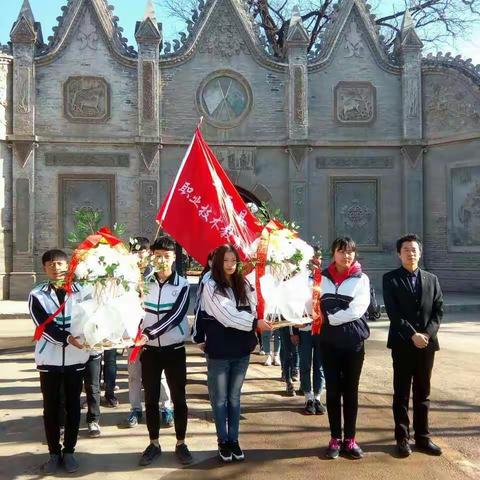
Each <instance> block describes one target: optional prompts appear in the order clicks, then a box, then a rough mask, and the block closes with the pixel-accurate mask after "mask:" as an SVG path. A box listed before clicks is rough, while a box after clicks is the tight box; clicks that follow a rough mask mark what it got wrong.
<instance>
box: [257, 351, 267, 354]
mask: <svg viewBox="0 0 480 480" xmlns="http://www.w3.org/2000/svg"><path fill="white" fill-rule="evenodd" d="M258 354H259V355H266V353H265V352H264V351H263V350H260V351H259V352H258Z"/></svg>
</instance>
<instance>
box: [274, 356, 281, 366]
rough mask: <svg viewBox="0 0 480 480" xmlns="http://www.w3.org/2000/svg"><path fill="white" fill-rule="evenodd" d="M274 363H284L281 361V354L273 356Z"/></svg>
mask: <svg viewBox="0 0 480 480" xmlns="http://www.w3.org/2000/svg"><path fill="white" fill-rule="evenodd" d="M273 364H274V365H277V366H280V365H281V364H282V362H281V361H280V355H275V356H274V357H273Z"/></svg>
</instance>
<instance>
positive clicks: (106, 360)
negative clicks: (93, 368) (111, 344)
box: [103, 348, 117, 400]
mask: <svg viewBox="0 0 480 480" xmlns="http://www.w3.org/2000/svg"><path fill="white" fill-rule="evenodd" d="M103 380H104V381H105V398H106V399H108V400H111V399H113V398H115V383H116V382H117V350H116V349H115V348H113V349H110V350H105V351H104V352H103Z"/></svg>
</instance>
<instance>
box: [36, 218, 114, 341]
mask: <svg viewBox="0 0 480 480" xmlns="http://www.w3.org/2000/svg"><path fill="white" fill-rule="evenodd" d="M102 240H105V241H106V242H107V243H108V244H109V245H111V246H112V247H114V246H115V245H118V244H120V243H122V241H121V240H120V239H119V238H117V237H115V235H113V234H112V232H111V230H110V229H109V228H107V227H102V228H101V229H100V230H98V231H97V232H96V233H95V234H93V235H89V236H88V237H87V238H86V239H85V240H84V241H83V242H82V243H80V245H79V246H78V247H77V248H76V249H75V251H74V252H73V254H72V258H71V260H70V265H69V266H68V270H67V274H66V275H65V284H64V285H62V288H64V289H65V291H66V292H67V293H66V295H65V301H64V302H63V303H62V304H61V305H60V307H59V308H58V310H57V311H56V312H55V313H52V315H50V316H49V317H48V318H47V319H46V320H45V321H44V322H43V323H41V324H40V325H38V326H37V328H36V329H35V333H34V335H33V340H34V341H35V340H40V339H41V338H42V335H43V332H44V331H45V328H47V325H49V324H50V323H52V322H53V320H55V317H56V316H57V315H58V314H59V313H60V312H61V311H62V310H63V308H64V307H65V304H66V303H67V300H68V297H69V296H70V295H71V294H72V285H73V278H74V276H75V270H76V268H77V266H78V264H79V262H80V260H81V258H82V257H83V255H84V252H85V251H87V250H90V249H92V248H95V247H96V246H97V245H98V244H99V243H100V242H101V241H102Z"/></svg>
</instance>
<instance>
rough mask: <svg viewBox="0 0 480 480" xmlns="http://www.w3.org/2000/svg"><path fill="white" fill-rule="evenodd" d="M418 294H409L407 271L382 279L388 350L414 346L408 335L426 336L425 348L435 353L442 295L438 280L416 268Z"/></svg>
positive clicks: (402, 270)
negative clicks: (426, 344)
mask: <svg viewBox="0 0 480 480" xmlns="http://www.w3.org/2000/svg"><path fill="white" fill-rule="evenodd" d="M417 282H420V285H418V286H417V288H419V289H420V291H419V293H416V292H414V291H413V289H412V287H411V285H410V280H409V278H408V272H407V270H405V269H404V268H403V267H400V268H398V269H396V270H392V271H391V272H388V273H386V274H385V275H384V276H383V299H384V302H385V309H386V310H387V315H388V318H389V319H390V329H389V332H388V343H387V347H388V348H396V347H405V346H414V345H413V341H412V335H413V334H414V333H425V334H427V335H428V336H429V342H428V347H427V348H431V349H433V350H434V351H436V350H439V348H440V346H439V343H438V338H437V332H438V329H439V328H440V322H441V320H442V317H443V296H442V290H441V288H440V283H439V282H438V278H437V277H436V276H435V275H434V274H433V273H430V272H426V271H425V270H420V269H419V274H418V277H417Z"/></svg>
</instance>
